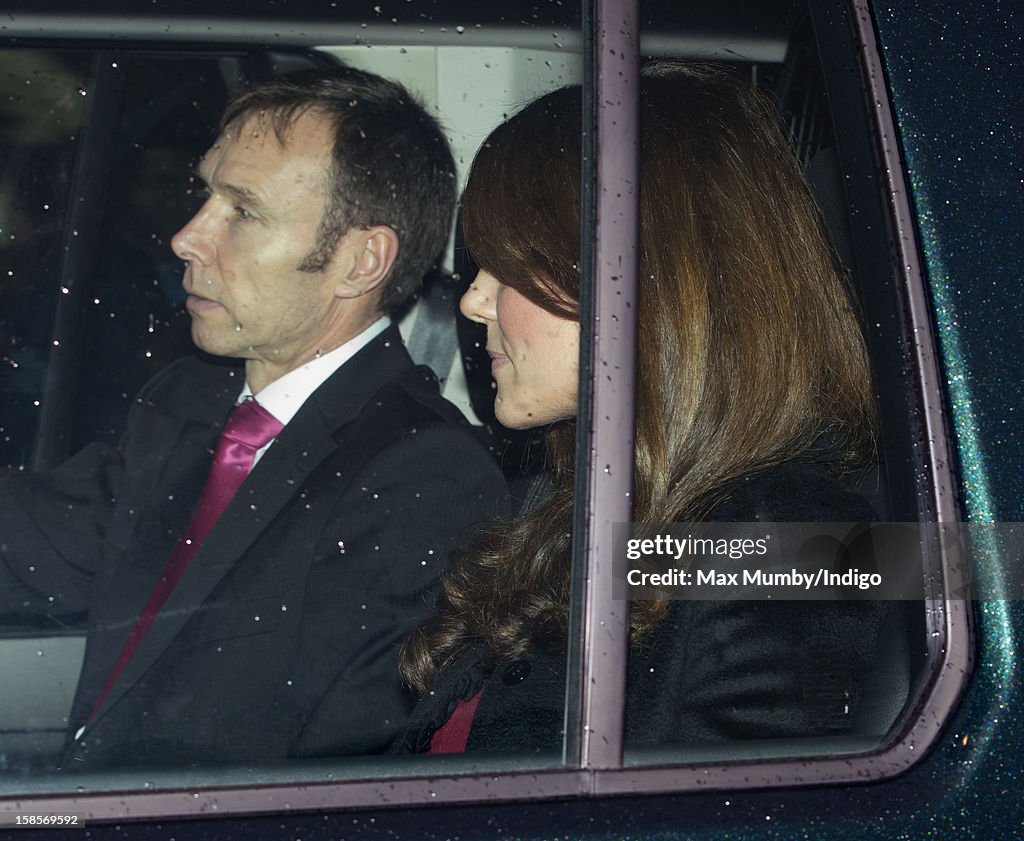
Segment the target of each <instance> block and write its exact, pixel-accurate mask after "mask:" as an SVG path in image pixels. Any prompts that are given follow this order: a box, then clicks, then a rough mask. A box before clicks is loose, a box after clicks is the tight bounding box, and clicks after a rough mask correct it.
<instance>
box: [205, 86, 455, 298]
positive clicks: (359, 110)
mask: <svg viewBox="0 0 1024 841" xmlns="http://www.w3.org/2000/svg"><path fill="white" fill-rule="evenodd" d="M261 114H265V115H266V116H267V117H268V118H269V119H270V121H271V125H272V127H273V129H274V132H275V134H276V136H277V139H278V141H279V142H280V143H281V145H282V146H284V145H287V139H288V132H289V130H290V129H291V127H292V125H293V124H294V123H295V121H296V120H298V119H299V118H300V117H302V116H303V115H306V114H310V115H313V116H317V117H320V118H322V119H325V120H327V121H328V122H329V123H330V124H331V127H332V129H333V133H334V143H333V146H332V149H331V159H332V165H331V171H330V172H329V173H328V180H327V185H326V187H327V202H326V205H325V206H324V211H323V215H322V217H321V219H320V227H319V230H318V231H317V238H316V243H315V244H314V246H313V248H312V249H311V250H310V252H309V254H307V255H306V257H305V259H304V260H303V261H302V264H301V265H300V266H299V268H300V270H302V271H308V272H318V271H322V270H323V269H324V268H325V267H326V266H327V264H328V262H330V259H331V256H332V255H333V254H334V249H335V248H336V247H337V244H338V241H339V240H340V239H341V237H342V236H343V235H344V234H346V233H347V232H348V231H350V230H352V229H356V228H361V229H365V228H369V227H372V226H374V225H386V226H388V227H390V228H392V229H393V230H394V231H395V233H396V234H398V243H399V245H398V256H397V258H396V260H395V264H394V266H393V267H392V269H391V273H390V275H389V276H388V277H387V278H386V280H385V282H384V285H383V288H382V291H381V297H380V303H379V308H380V310H381V311H382V312H392V311H394V310H396V309H398V308H399V307H401V306H402V305H403V304H404V303H405V302H406V301H407V300H408V299H409V298H410V296H412V295H413V294H414V293H415V292H417V291H418V290H419V287H420V284H421V283H422V280H423V276H424V275H425V274H426V273H427V272H428V271H429V270H430V269H431V267H432V266H433V265H434V264H435V262H436V260H437V258H438V256H439V255H440V254H441V252H442V250H443V249H444V246H445V243H446V242H447V240H448V232H449V228H450V225H451V221H452V216H453V214H454V210H455V187H456V184H455V182H456V178H455V162H454V160H453V159H452V153H451V150H450V149H449V148H448V141H447V140H446V139H445V136H444V133H443V132H442V130H441V127H440V125H438V123H437V120H435V119H434V118H433V117H432V116H430V114H428V113H427V111H426V110H425V109H424V107H423V106H422V105H420V103H419V102H417V101H416V100H415V98H414V97H413V96H412V94H410V93H409V91H407V90H406V89H405V88H404V87H402V85H400V84H398V83H397V82H392V81H390V80H388V79H384V78H381V77H380V76H376V75H374V74H372V73H366V72H363V71H361V70H355V69H353V68H351V67H337V68H332V69H321V70H305V71H300V72H298V73H290V74H288V75H285V76H279V77H277V78H274V79H270V80H268V81H265V82H260V83H257V84H256V85H253V86H252V87H251V88H249V89H248V90H246V91H245V92H243V93H241V94H240V95H238V96H237V97H235V98H234V99H233V100H231V102H229V103H228V105H227V108H226V109H225V111H224V116H223V117H222V118H221V123H220V129H221V131H222V132H223V131H224V130H225V129H227V128H230V127H231V126H234V125H239V124H241V123H244V122H245V121H246V120H248V119H250V118H251V117H253V116H257V115H261Z"/></svg>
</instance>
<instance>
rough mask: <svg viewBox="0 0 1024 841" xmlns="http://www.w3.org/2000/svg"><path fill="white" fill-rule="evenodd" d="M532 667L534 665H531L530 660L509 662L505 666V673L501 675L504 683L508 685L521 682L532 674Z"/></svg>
mask: <svg viewBox="0 0 1024 841" xmlns="http://www.w3.org/2000/svg"><path fill="white" fill-rule="evenodd" d="M532 668H533V666H531V665H530V661H529V660H516V662H515V663H509V664H508V665H507V666H506V667H505V672H504V674H502V676H501V680H502V683H504V684H505V685H506V686H512V685H513V684H516V683H521V682H522V681H523V680H525V679H526V676H527V675H528V674H530V669H532Z"/></svg>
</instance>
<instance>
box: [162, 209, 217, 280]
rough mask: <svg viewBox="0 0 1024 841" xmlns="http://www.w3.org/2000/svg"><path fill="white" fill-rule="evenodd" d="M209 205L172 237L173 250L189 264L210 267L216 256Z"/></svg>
mask: <svg viewBox="0 0 1024 841" xmlns="http://www.w3.org/2000/svg"><path fill="white" fill-rule="evenodd" d="M211 222H212V220H211V218H210V211H209V204H208V203H207V204H204V205H203V206H202V207H201V208H199V210H198V211H197V212H196V214H195V216H193V217H192V218H191V219H189V220H188V222H186V223H185V227H183V228H182V229H181V230H180V231H178V233H176V234H175V235H174V236H173V237H171V250H172V251H173V252H174V253H175V254H176V255H177V256H178V257H179V258H181V259H182V260H185V261H186V262H189V263H199V264H201V265H204V266H205V265H209V263H210V261H211V260H212V259H213V255H214V242H213V232H212V231H211V229H210V226H211Z"/></svg>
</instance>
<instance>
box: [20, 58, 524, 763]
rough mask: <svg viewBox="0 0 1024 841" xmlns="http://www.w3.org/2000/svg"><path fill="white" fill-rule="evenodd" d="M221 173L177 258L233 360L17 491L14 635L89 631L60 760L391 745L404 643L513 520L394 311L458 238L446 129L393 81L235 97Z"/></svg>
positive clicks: (285, 81)
mask: <svg viewBox="0 0 1024 841" xmlns="http://www.w3.org/2000/svg"><path fill="white" fill-rule="evenodd" d="M198 178H199V179H200V180H201V181H202V182H203V185H204V195H205V203H204V204H203V206H202V207H201V208H200V210H199V211H198V212H197V213H196V215H195V216H194V217H193V218H192V219H191V221H189V222H188V224H187V225H186V226H185V227H184V228H182V230H181V231H179V232H178V234H177V235H176V236H175V237H174V239H173V241H172V247H173V249H174V251H175V253H176V254H177V255H178V256H179V257H180V258H181V259H183V260H184V261H185V263H186V271H185V277H184V287H185V291H186V292H187V293H188V300H187V303H186V307H187V309H188V311H189V313H190V315H191V318H192V338H193V340H194V341H195V343H196V345H197V346H198V347H199V348H200V349H201V350H203V351H205V352H206V353H207V354H210V355H211V356H212V357H219V358H220V359H208V360H206V361H201V360H200V359H198V358H187V359H183V360H179V361H178V362H177V363H175V364H173V365H171V366H170V367H169V368H167V369H165V370H164V371H163V372H162V373H161V374H159V375H158V376H157V377H156V378H155V379H154V380H153V381H152V382H150V383H149V384H148V385H147V386H146V388H145V389H144V390H143V391H142V393H141V394H140V395H139V397H138V399H137V400H136V402H135V403H134V406H133V409H132V413H131V417H130V420H129V424H128V431H127V433H126V435H125V438H124V440H123V441H122V443H121V445H120V446H119V447H118V448H116V449H114V448H110V447H106V446H102V445H98V444H94V445H91V446H90V447H87V448H86V449H85V450H83V451H82V452H81V453H79V454H78V455H77V456H75V457H74V458H72V459H71V460H70V461H68V462H67V463H65V464H64V465H62V466H61V467H60V468H58V469H56V470H54V471H52V472H50V473H48V474H43V475H35V476H25V477H16V478H8V479H4V480H2V481H0V620H6V621H10V620H11V618H12V617H21V618H22V619H23V620H24V618H25V617H35V621H36V622H37V623H39V622H46V621H52V622H54V623H57V624H60V625H62V626H66V625H69V624H76V623H80V624H83V625H85V626H86V627H87V628H88V642H87V646H86V656H85V662H84V665H83V668H82V673H81V676H80V680H79V685H78V690H77V693H76V698H75V702H74V706H73V709H72V714H71V720H70V732H69V740H68V752H67V756H66V757H65V761H64V766H65V767H76V766H77V767H96V766H101V765H119V764H135V763H146V764H169V763H196V762H205V761H238V762H252V761H259V760H274V759H283V758H286V757H307V756H336V755H345V754H360V753H373V752H379V751H381V750H383V749H385V748H386V747H387V746H388V745H389V743H390V742H391V740H392V738H393V736H394V734H395V733H397V732H399V731H400V730H401V728H402V727H403V726H404V723H405V721H406V719H407V716H408V713H409V710H410V707H411V697H410V696H409V695H408V694H407V692H406V691H405V690H404V688H403V687H402V685H401V683H400V679H399V675H398V669H397V649H398V646H399V644H400V642H401V640H402V638H403V636H404V635H405V633H406V632H407V631H408V630H409V629H410V628H412V627H413V626H415V624H416V623H417V621H418V620H419V619H420V618H422V616H423V615H424V614H425V613H426V612H427V611H428V609H429V602H430V599H429V594H430V590H431V587H432V585H433V583H434V581H435V580H436V578H437V575H438V573H439V571H440V568H441V565H442V563H443V561H444V558H445V556H446V554H447V553H448V552H449V550H450V549H451V548H453V545H454V544H455V543H456V541H457V540H458V538H459V537H460V536H464V535H465V532H466V531H467V530H468V529H470V528H471V527H472V526H473V525H474V524H475V523H477V522H479V521H481V520H483V519H486V518H489V517H492V516H494V515H496V514H499V513H502V508H503V506H504V494H505V491H504V485H503V483H502V481H501V478H500V473H499V472H498V470H497V468H496V466H495V465H494V464H493V462H492V461H491V459H490V457H489V456H488V454H487V453H486V452H485V451H484V450H483V448H482V447H480V446H478V445H477V444H476V442H475V440H474V438H473V436H472V435H471V433H470V431H469V430H468V428H467V427H466V426H465V424H464V422H463V421H462V419H461V417H460V416H459V414H458V412H457V410H455V408H454V407H453V406H451V405H450V404H449V403H447V402H446V401H444V400H443V399H442V398H441V397H440V396H439V394H438V388H437V382H436V379H435V378H434V376H433V375H432V373H431V372H430V371H429V369H426V368H417V367H415V366H414V365H413V364H412V361H411V360H410V358H409V356H408V354H407V353H406V351H405V349H404V347H403V346H402V342H401V339H400V337H399V334H398V331H397V329H396V328H395V327H394V326H393V325H392V324H391V323H390V320H389V319H388V318H387V317H386V314H387V313H389V312H391V311H393V310H394V309H395V308H397V307H399V306H401V305H402V304H403V303H405V302H406V301H407V299H408V298H409V296H410V295H411V294H412V293H413V292H415V291H416V289H417V288H418V284H419V282H420V279H421V278H422V276H423V275H424V273H425V272H426V270H427V269H428V268H429V266H430V264H431V262H432V260H434V259H435V258H436V256H437V255H438V254H439V253H440V251H441V250H442V248H443V246H444V242H445V239H446V237H447V233H448V228H449V224H450V221H451V216H452V210H453V204H454V184H455V178H454V165H453V163H452V159H451V154H450V152H449V150H448V147H447V143H446V141H445V139H444V137H443V135H442V133H441V131H440V129H439V127H438V126H437V124H436V122H435V121H434V120H433V119H432V118H431V117H429V116H428V115H427V114H426V113H425V111H424V110H423V109H422V108H421V107H420V106H419V105H417V104H416V103H415V102H414V101H413V100H412V99H411V98H410V96H409V94H408V93H407V92H406V91H405V90H404V89H402V88H401V87H400V86H398V85H395V84H393V83H391V82H387V81H385V80H383V79H380V78H379V77H376V76H373V75H371V74H366V73H361V72H357V71H354V70H348V69H339V70H337V71H329V72H319V71H317V72H311V73H303V74H299V75H297V76H290V77H283V78H281V79H278V80H272V81H270V82H267V83H264V84H262V85H259V86H256V87H255V88H253V89H251V90H250V91H248V92H246V93H244V94H242V95H241V96H240V97H239V98H237V99H236V100H235V101H233V102H232V103H230V104H229V106H228V108H227V111H226V113H225V116H224V118H223V121H222V124H221V131H220V136H219V138H218V140H217V142H216V143H215V144H214V145H213V147H212V148H211V149H210V150H209V152H208V153H207V154H206V156H205V157H204V159H203V161H202V162H201V164H200V166H199V168H198ZM231 360H240V361H241V363H242V364H240V365H236V364H232V362H231ZM243 416H244V419H243ZM256 427H258V428H259V429H258V434H253V433H252V430H253V429H255V428H256Z"/></svg>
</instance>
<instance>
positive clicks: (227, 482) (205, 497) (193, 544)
mask: <svg viewBox="0 0 1024 841" xmlns="http://www.w3.org/2000/svg"><path fill="white" fill-rule="evenodd" d="M282 428H283V427H282V425H281V422H280V421H279V420H278V419H277V418H275V417H274V416H273V415H272V414H270V412H268V411H267V410H266V409H264V408H263V407H262V406H261V405H260V404H259V403H257V402H256V401H255V400H254V399H253V398H252V397H247V398H246V399H245V400H243V401H242V402H241V403H239V404H238V405H237V406H235V408H234V409H233V410H232V411H231V414H230V415H229V416H228V420H227V423H225V424H224V428H223V429H222V430H221V433H220V439H219V440H218V441H217V451H216V453H214V456H213V465H212V466H211V467H210V475H209V476H207V477H206V485H205V487H204V488H203V493H202V496H200V497H199V505H198V506H197V507H196V510H195V513H193V515H192V521H191V522H190V523H189V524H188V528H186V529H185V534H184V536H183V537H182V538H181V540H180V541H178V545H177V547H175V549H174V552H172V553H171V559H170V560H169V561H168V562H167V566H165V567H164V569H163V572H161V573H160V578H159V579H157V582H156V586H155V587H154V588H153V592H152V594H151V595H150V597H149V601H148V602H146V606H145V607H144V608H142V613H140V614H139V618H138V619H137V620H136V622H135V627H134V628H132V632H131V633H130V634H129V635H128V639H127V640H126V641H125V644H124V648H122V649H121V654H120V655H119V656H118V658H117V662H116V663H115V664H114V668H113V669H111V671H110V675H109V676H108V677H107V681H106V683H105V684H103V689H102V690H100V695H99V698H98V699H97V701H96V704H95V706H94V707H93V708H92V712H91V713H89V719H90V720H91V719H92V717H93V716H94V715H96V712H97V711H98V710H99V708H100V706H101V705H102V704H103V701H104V700H105V699H106V697H107V694H108V693H109V692H110V690H111V688H112V687H113V686H114V684H115V683H116V682H117V679H118V677H119V676H120V675H121V672H122V671H123V670H124V667H125V666H126V665H127V664H128V661H129V660H131V658H132V654H134V653H135V649H136V647H137V646H138V644H139V642H141V640H142V638H143V637H144V636H145V635H146V632H147V631H148V630H149V629H150V627H151V626H152V624H153V622H154V621H155V620H156V617H157V615H158V614H159V613H160V608H162V607H163V606H164V603H165V602H166V601H167V597H168V596H170V594H171V591H172V590H173V589H174V587H175V585H176V584H177V583H178V581H179V580H180V579H181V576H182V575H183V574H184V572H185V569H186V568H187V567H188V565H189V562H190V561H191V560H192V558H193V556H195V554H196V552H197V551H199V547H200V546H202V545H203V541H204V540H205V539H206V536H207V535H208V534H209V533H210V530H211V529H212V528H213V525H214V523H216V522H217V520H218V519H219V518H220V515H221V514H223V513H224V509H225V508H227V507H228V503H229V502H231V497H233V496H234V495H235V493H236V492H237V491H238V489H239V488H240V487H241V485H242V482H244V481H245V477H246V476H248V475H249V471H250V470H251V469H252V463H253V459H254V458H255V457H256V453H257V452H258V451H259V450H260V449H261V448H262V447H264V446H266V445H267V444H269V443H270V442H271V441H272V440H273V439H274V438H276V437H277V434H278V433H279V432H280V431H281V429H282Z"/></svg>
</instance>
